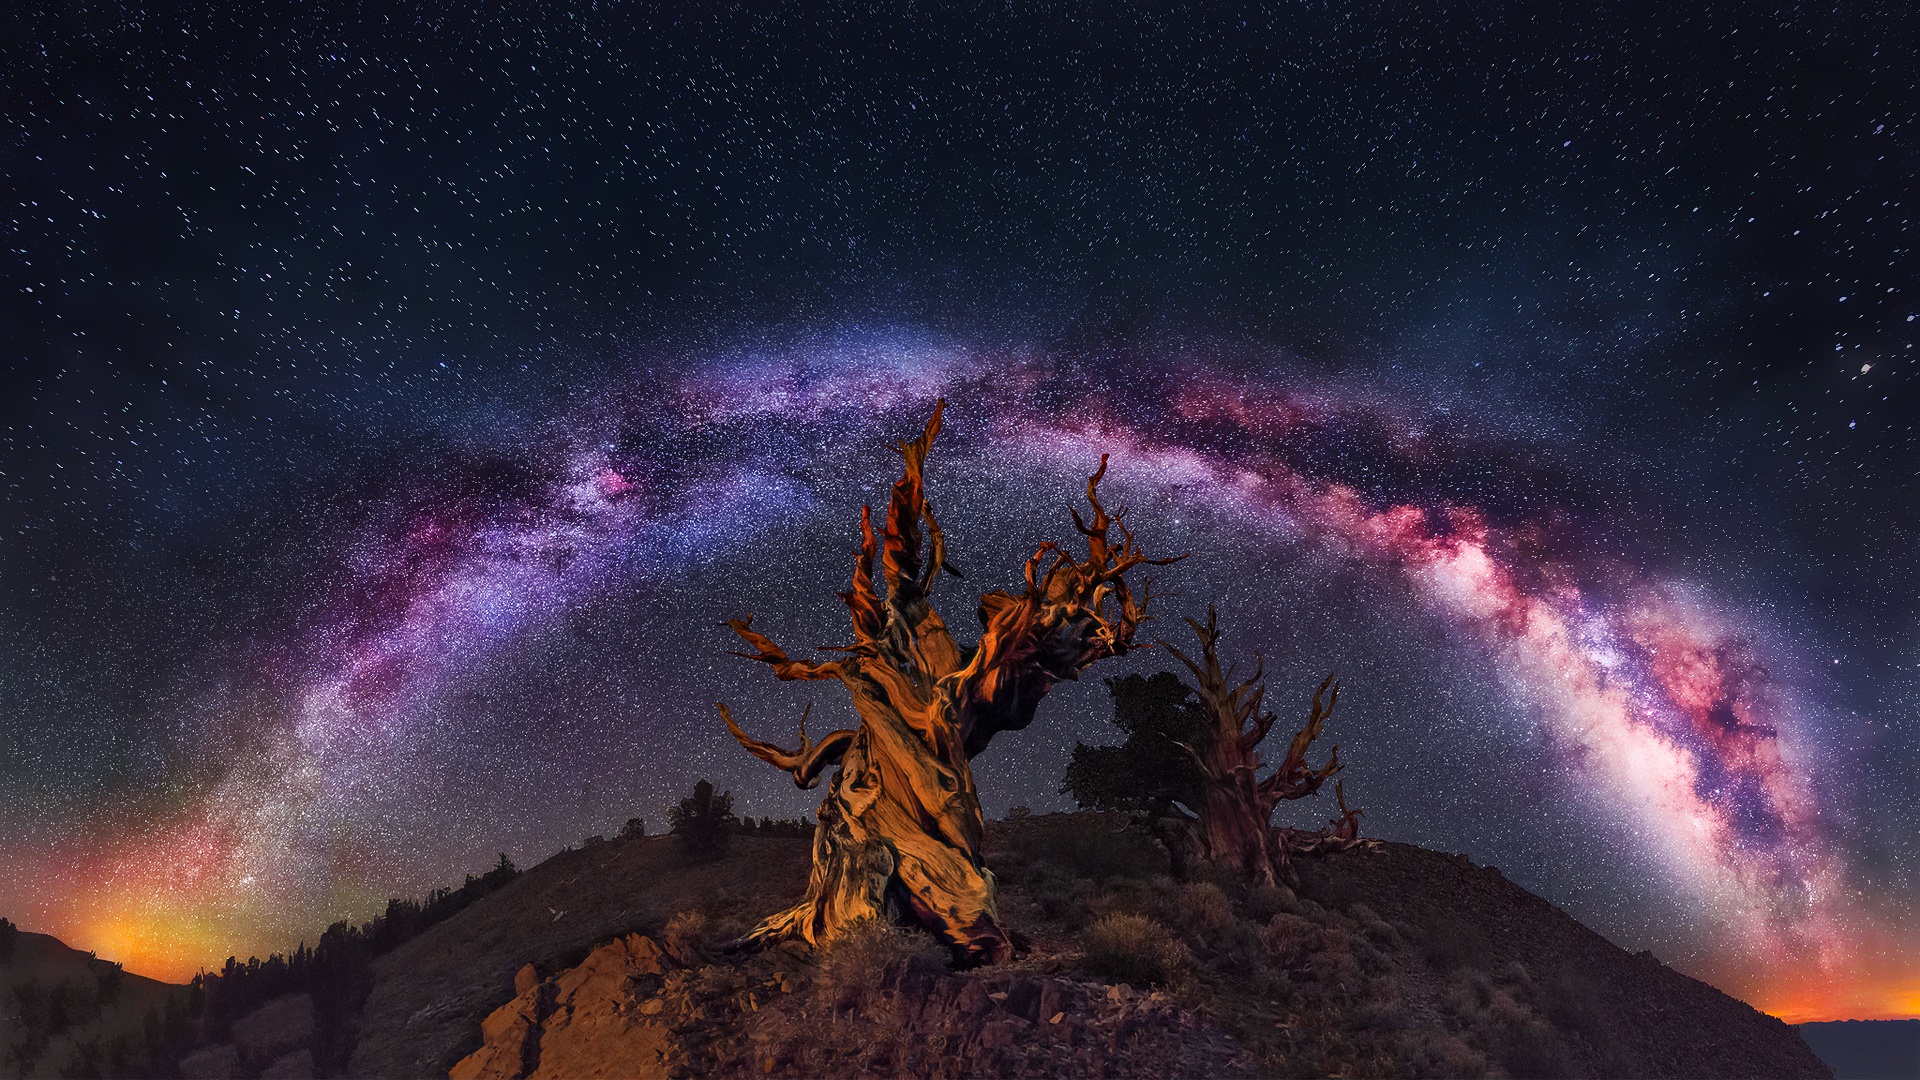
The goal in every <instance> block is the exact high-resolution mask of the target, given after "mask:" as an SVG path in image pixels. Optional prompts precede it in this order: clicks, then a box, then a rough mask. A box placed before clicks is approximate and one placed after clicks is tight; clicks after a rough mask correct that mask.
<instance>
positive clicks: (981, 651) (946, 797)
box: [720, 401, 1175, 963]
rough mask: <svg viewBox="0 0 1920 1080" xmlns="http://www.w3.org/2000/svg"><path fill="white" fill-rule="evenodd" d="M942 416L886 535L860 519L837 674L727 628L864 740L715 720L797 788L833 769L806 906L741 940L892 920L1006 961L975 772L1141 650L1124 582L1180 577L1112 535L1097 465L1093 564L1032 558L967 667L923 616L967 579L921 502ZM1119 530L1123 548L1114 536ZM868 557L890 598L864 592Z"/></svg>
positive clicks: (909, 461)
mask: <svg viewBox="0 0 1920 1080" xmlns="http://www.w3.org/2000/svg"><path fill="white" fill-rule="evenodd" d="M945 406H946V403H945V402H944V401H943V402H940V403H939V404H938V405H936V406H935V408H934V412H933V417H932V419H930V420H928V421H927V426H926V430H925V432H924V433H923V434H922V435H921V436H920V437H919V438H918V439H915V440H913V441H911V442H903V443H901V444H900V454H901V457H902V458H904V459H905V463H906V465H905V470H904V472H903V475H902V476H901V478H900V480H899V481H898V482H897V483H895V484H894V486H893V496H892V498H891V499H890V500H889V502H888V504H887V514H886V522H885V525H884V527H883V529H882V530H881V531H880V532H879V533H877V534H876V532H875V530H874V526H873V515H872V513H871V511H870V509H869V508H866V507H862V508H861V511H860V532H861V538H862V539H861V545H860V550H859V551H858V552H857V553H856V554H855V556H854V569H853V585H852V588H851V589H849V590H848V591H847V592H844V593H841V594H840V598H841V599H842V600H843V601H845V602H846V605H847V608H848V610H849V611H850V612H851V613H852V616H853V632H854V641H853V643H852V644H851V645H844V646H834V647H831V648H829V647H825V646H823V647H822V648H823V649H825V650H826V651H829V652H837V653H840V654H841V656H840V658H839V659H837V660H832V661H828V662H823V663H809V662H807V661H802V660H795V659H792V658H791V657H789V656H788V655H787V653H786V652H785V651H784V650H783V649H781V648H780V647H779V646H778V645H776V644H774V643H773V642H772V641H771V640H769V639H768V638H766V637H765V636H763V635H762V634H760V633H759V632H758V631H756V630H754V629H753V627H752V616H751V615H749V616H747V617H746V618H744V619H735V620H733V621H732V622H730V623H728V625H729V626H731V627H732V628H733V630H734V632H735V633H737V634H739V635H740V637H741V638H742V639H743V640H744V641H746V642H747V644H748V645H749V646H751V647H752V649H753V651H752V652H743V653H736V654H735V655H738V656H744V657H747V658H749V659H753V660H758V661H760V662H762V663H765V664H767V665H768V666H769V667H771V668H773V672H774V675H775V676H776V677H778V678H780V679H782V680H823V679H837V680H839V681H840V683H841V684H842V685H844V686H845V687H846V688H847V690H848V692H849V693H850V694H851V695H852V697H853V706H854V709H855V711H856V712H858V713H859V716H860V724H859V726H858V727H857V728H853V729H849V730H841V731H835V732H833V733H832V734H830V735H827V736H825V737H824V738H822V739H821V740H820V741H819V742H818V743H814V742H812V741H811V740H809V739H808V738H807V735H806V726H805V718H804V716H803V717H802V723H801V731H800V748H799V749H798V750H793V751H788V750H783V749H781V748H780V747H778V746H775V745H773V744H771V743H765V742H761V741H759V740H757V739H754V738H752V737H750V736H748V735H747V733H746V732H745V731H743V730H742V729H741V728H740V726H739V725H738V724H736V723H734V720H733V716H732V714H731V713H730V712H729V711H728V710H727V708H726V706H725V705H722V706H720V713H721V717H722V718H723V719H724V720H725V721H726V724H727V729H728V730H729V731H731V732H732V733H733V735H734V738H736V739H738V740H739V741H740V744H741V745H742V746H744V747H746V748H747V750H748V751H749V752H751V753H752V754H754V755H755V756H756V757H759V758H760V759H761V760H763V761H766V762H768V763H770V764H772V765H775V766H777V767H779V768H782V769H785V770H787V771H789V772H791V773H792V774H793V780H794V783H796V784H798V785H799V786H800V787H802V788H811V787H813V786H814V785H815V784H817V783H818V782H819V780H820V776H821V774H822V773H823V772H825V771H826V770H827V769H829V768H831V767H833V766H835V765H837V766H839V771H838V772H836V773H835V774H834V776H833V779H832V780H831V781H830V782H829V783H828V785H827V796H826V799H825V801H823V802H822V803H821V804H820V811H819V815H818V816H819V826H820V827H819V829H818V830H817V831H816V832H815V833H814V842H813V843H814V847H813V874H812V879H811V881H810V882H809V884H808V888H807V897H806V899H805V900H804V901H802V902H801V903H800V904H799V905H798V906H796V907H794V908H793V909H791V910H789V911H785V912H782V913H781V914H779V915H776V916H774V917H772V918H770V919H768V920H767V921H766V922H764V923H762V924H761V925H760V926H758V927H756V928H755V929H754V930H753V932H752V933H751V934H749V935H748V936H749V938H750V939H758V940H777V939H781V938H787V937H798V938H803V939H805V940H807V941H809V942H814V943H819V942H823V941H825V940H828V939H830V938H831V937H833V936H834V934H835V933H837V932H838V930H839V929H840V928H841V927H844V926H846V925H847V924H848V923H850V922H852V921H854V920H856V919H861V918H891V919H895V920H901V921H907V920H910V921H913V922H918V923H920V924H921V925H923V926H925V927H927V928H928V929H930V930H932V931H933V932H935V933H936V934H937V935H939V936H940V937H941V938H942V939H943V940H945V941H946V942H947V943H948V944H949V945H950V946H951V947H952V948H953V949H954V950H955V953H956V955H957V956H959V957H960V958H961V959H963V960H966V961H969V962H988V963H991V962H996V961H999V960H1003V959H1005V958H1007V957H1008V956H1009V955H1011V953H1012V951H1013V946H1012V943H1011V941H1010V940H1009V938H1008V936H1007V934H1006V932H1005V931H1004V930H1002V929H1001V927H1000V925H999V917H998V914H997V911H996V908H995V903H994V885H993V874H992V873H991V872H990V871H989V870H988V869H987V868H986V866H985V865H984V864H983V863H982V862H981V852H980V848H981V841H982V837H983V834H984V825H983V823H982V821H981V817H980V802H979V798H978V795H977V793H976V792H975V790H974V783H973V769H972V767H971V765H970V764H969V762H970V761H971V759H972V758H973V757H974V756H975V755H976V754H979V753H980V752H981V751H983V750H985V749H986V748H987V744H988V743H989V742H990V741H991V740H992V739H993V737H994V736H995V735H997V734H999V733H1000V732H1002V731H1017V730H1019V729H1021V728H1024V727H1026V726H1027V725H1028V724H1029V723H1031V722H1032V721H1033V715H1034V710H1035V708H1036V707H1037V706H1038V705H1039V703H1040V699H1041V698H1042V697H1043V696H1045V695H1046V693H1047V691H1048V690H1049V689H1051V688H1052V687H1053V685H1054V683H1056V682H1058V681H1059V680H1061V679H1073V678H1077V677H1078V675H1079V673H1080V671H1081V669H1083V668H1085V667H1087V666H1088V665H1089V664H1092V663H1094V662H1095V661H1097V660H1101V659H1104V658H1106V657H1109V656H1117V655H1119V654H1121V653H1124V652H1126V651H1127V650H1128V649H1130V648H1132V647H1134V646H1133V635H1134V631H1135V630H1136V629H1137V628H1138V627H1139V625H1140V624H1141V623H1142V622H1143V621H1145V620H1146V618H1147V614H1146V608H1147V604H1148V601H1149V600H1150V599H1151V590H1150V589H1149V590H1144V591H1143V592H1142V594H1141V595H1140V596H1139V597H1137V598H1136V597H1135V596H1134V594H1133V591H1132V590H1131V588H1130V587H1129V586H1128V583H1127V580H1126V577H1125V575H1126V573H1127V571H1129V570H1132V569H1134V568H1135V567H1138V566H1140V565H1141V564H1143V563H1152V564H1154V565H1162V564H1165V563H1169V562H1173V561H1175V560H1173V559H1161V560H1153V559H1148V558H1147V557H1146V556H1145V555H1143V554H1141V553H1140V552H1139V551H1138V550H1137V549H1136V547H1135V545H1134V540H1133V534H1132V533H1131V532H1130V531H1129V530H1128V529H1127V527H1126V525H1125V524H1123V523H1122V522H1121V520H1120V517H1121V514H1123V513H1124V511H1121V512H1120V513H1116V514H1111V515H1110V514H1108V512H1107V510H1106V508H1105V507H1104V506H1102V505H1101V503H1100V498H1099V491H1098V488H1099V484H1100V480H1101V478H1102V477H1103V476H1105V475H1106V471H1107V459H1106V457H1105V456H1102V457H1101V459H1100V468H1099V471H1097V472H1095V473H1094V474H1093V476H1092V477H1091V478H1090V479H1089V480H1088V481H1087V502H1088V503H1089V504H1090V506H1091V508H1092V511H1093V518H1092V520H1091V521H1088V520H1086V519H1084V518H1082V517H1081V516H1080V514H1079V512H1078V511H1073V512H1072V513H1073V522H1074V526H1075V528H1076V529H1077V530H1078V531H1079V532H1080V534H1081V535H1082V536H1084V537H1085V538H1086V543H1087V553H1086V556H1085V558H1076V557H1075V556H1073V555H1070V554H1068V553H1067V552H1066V551H1065V550H1063V549H1062V548H1060V547H1059V546H1057V545H1055V544H1052V543H1045V544H1041V545H1040V547H1039V549H1038V550H1037V551H1035V552H1034V554H1033V556H1032V557H1031V558H1030V559H1028V560H1027V565H1026V575H1025V576H1026V588H1025V589H1024V590H1023V591H1022V592H1021V593H1019V594H1018V595H1013V594H1008V593H1006V592H1002V591H999V590H995V591H993V592H989V593H986V594H985V595H983V596H981V597H980V606H979V619H980V624H981V626H982V628H983V631H982V633H981V636H980V641H979V643H978V644H977V645H975V646H974V647H972V648H970V649H963V648H962V647H961V646H960V645H959V644H957V643H956V642H955V641H954V639H953V635H952V634H951V633H950V632H949V631H948V629H947V625H946V623H945V622H944V621H943V620H942V619H941V618H940V616H939V614H938V613H936V612H935V611H934V609H933V605H932V603H931V601H930V598H929V597H930V593H931V590H932V587H933V584H934V580H935V578H936V576H937V575H938V573H939V571H941V570H945V571H947V572H948V573H951V574H953V575H954V576H956V577H958V576H960V574H959V571H957V570H954V569H953V567H951V566H949V565H948V564H947V561H946V538H945V536H944V535H943V534H942V532H941V531H940V526H939V524H938V522H936V521H935V520H934V516H933V510H932V507H931V506H930V505H929V504H928V502H927V499H926V494H925V491H924V490H923V487H922V473H923V470H924V468H925V465H926V458H927V452H928V450H929V449H931V448H932V446H933V440H934V437H935V436H936V435H937V434H939V431H940V417H941V413H942V411H943V410H944V408H945ZM923 526H924V529H923ZM1114 529H1118V530H1119V532H1120V534H1121V540H1120V542H1118V543H1114V542H1112V541H1111V540H1110V539H1109V536H1108V534H1109V532H1110V531H1111V530H1114ZM923 547H924V548H925V554H924V557H923V555H922V548H923ZM876 556H877V557H878V559H879V562H880V574H881V578H882V580H883V581H884V584H885V586H886V595H885V597H884V598H882V597H881V595H880V593H879V590H878V588H877V586H876V582H875V580H874V562H875V558H876Z"/></svg>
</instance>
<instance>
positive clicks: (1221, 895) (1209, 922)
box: [1158, 881, 1235, 941]
mask: <svg viewBox="0 0 1920 1080" xmlns="http://www.w3.org/2000/svg"><path fill="white" fill-rule="evenodd" d="M1161 895H1162V898H1163V899H1162V901H1161V903H1160V904H1159V905H1158V906H1159V907H1160V909H1161V910H1162V911H1163V912H1164V913H1165V919H1166V921H1167V922H1168V923H1169V924H1171V925H1173V926H1175V927H1178V928H1179V930H1180V931H1181V932H1182V933H1183V934H1185V935H1186V936H1187V937H1189V938H1191V939H1193V940H1196V941H1204V940H1207V939H1210V938H1213V937H1215V936H1217V935H1219V934H1220V933H1221V932H1223V931H1225V930H1226V929H1227V928H1228V927H1230V926H1232V925H1233V924H1234V922H1235V919H1234V914H1233V901H1232V900H1229V899H1227V894H1226V892H1225V890H1223V889H1221V888H1220V886H1218V885H1215V884H1214V883H1213V882H1211V881H1202V882H1199V883H1197V884H1193V885H1182V886H1181V887H1180V888H1179V889H1178V890H1176V891H1175V892H1173V893H1171V894H1166V893H1163V894H1161Z"/></svg>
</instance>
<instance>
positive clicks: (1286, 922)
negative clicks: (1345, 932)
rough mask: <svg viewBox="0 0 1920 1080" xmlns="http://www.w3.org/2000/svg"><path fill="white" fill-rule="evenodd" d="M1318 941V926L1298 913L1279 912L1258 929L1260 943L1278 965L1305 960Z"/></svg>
mask: <svg viewBox="0 0 1920 1080" xmlns="http://www.w3.org/2000/svg"><path fill="white" fill-rule="evenodd" d="M1319 943H1320V928H1319V927H1318V926H1315V925H1314V924H1313V923H1311V922H1308V921H1307V920H1306V919H1304V918H1302V917H1300V916H1298V915H1290V914H1288V913H1286V912H1281V913H1280V914H1278V915H1275V916H1274V917H1273V918H1271V919H1269V920H1267V925H1266V928H1265V929H1264V930H1262V931H1260V944H1261V945H1263V946H1265V948H1266V950H1267V956H1268V958H1269V959H1271V960H1272V961H1273V963H1274V964H1275V965H1276V966H1278V967H1283V968H1290V967H1294V966H1296V965H1298V964H1300V963H1301V962H1303V961H1305V960H1306V958H1307V954H1308V953H1310V952H1312V951H1313V948H1314V946H1316V945H1318V944H1319Z"/></svg>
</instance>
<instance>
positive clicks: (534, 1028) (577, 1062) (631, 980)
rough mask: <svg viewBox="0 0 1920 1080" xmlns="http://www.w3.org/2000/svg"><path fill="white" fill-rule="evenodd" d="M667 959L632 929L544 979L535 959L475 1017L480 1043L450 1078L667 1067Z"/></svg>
mask: <svg viewBox="0 0 1920 1080" xmlns="http://www.w3.org/2000/svg"><path fill="white" fill-rule="evenodd" d="M669 963H671V961H669V960H668V959H667V957H666V954H665V953H663V952H662V951H661V949H660V947H659V946H658V945H656V944H654V942H653V939H651V938H648V937H646V936H644V935H641V934H629V935H627V936H626V937H623V938H619V939H617V940H615V941H612V942H609V943H608V944H606V945H602V946H601V947H599V948H597V949H595V950H594V951H593V952H592V953H591V954H589V955H588V956H587V958H586V959H585V960H584V961H582V962H581V963H580V964H579V965H578V966H577V967H573V968H570V969H568V970H566V971H565V972H562V973H561V974H560V975H558V976H557V977H555V978H552V979H541V978H540V977H539V975H538V973H537V972H536V971H535V970H534V969H533V966H532V965H528V966H526V967H524V968H521V969H520V972H519V974H518V975H516V976H515V977H514V989H515V990H516V991H518V993H517V995H516V996H515V997H514V999H513V1000H512V1001H509V1002H507V1003H506V1004H505V1005H502V1006H500V1007H499V1008H498V1009H495V1010H494V1011H493V1012H492V1013H491V1014H490V1015H488V1017H487V1018H486V1020H485V1021H483V1022H482V1023H481V1025H480V1031H481V1035H482V1037H483V1038H484V1039H485V1042H484V1044H483V1045H482V1046H481V1047H480V1049H478V1050H476V1051H474V1052H473V1053H472V1054H469V1055H468V1056H467V1057H465V1058H463V1059H461V1061H460V1062H459V1063H458V1064H456V1065H455V1066H454V1067H453V1069H452V1070H451V1072H450V1073H449V1075H450V1076H451V1077H452V1078H453V1080H482V1078H486V1080H505V1078H514V1080H518V1078H521V1077H527V1078H549V1077H552V1078H560V1077H569V1078H571V1077H582V1078H585V1077H603V1076H605V1077H635V1078H642V1077H655V1076H665V1075H667V1065H668V1060H669V1058H670V1056H671V1050H672V1038H671V1034H670V1032H669V1031H668V1030H667V1028H666V1027H665V1025H663V1024H662V1023H661V1021H660V1012H661V1006H660V1003H659V1000H658V992H659V990H660V986H661V981H662V978H663V977H664V976H665V975H666V974H667V970H668V968H667V965H668V964H669Z"/></svg>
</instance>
